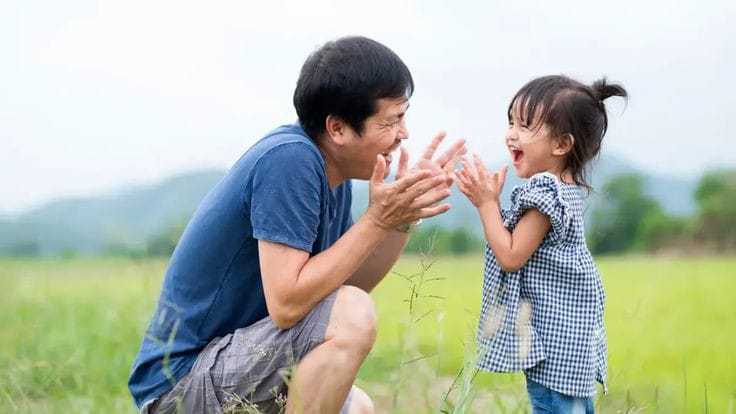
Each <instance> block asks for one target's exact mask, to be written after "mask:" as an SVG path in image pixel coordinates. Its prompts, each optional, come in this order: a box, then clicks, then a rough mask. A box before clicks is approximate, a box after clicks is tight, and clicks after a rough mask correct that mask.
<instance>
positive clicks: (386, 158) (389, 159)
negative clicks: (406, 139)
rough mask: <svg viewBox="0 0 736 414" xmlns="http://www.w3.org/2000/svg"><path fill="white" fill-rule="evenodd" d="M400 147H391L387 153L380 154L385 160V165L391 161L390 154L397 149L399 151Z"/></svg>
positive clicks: (398, 145) (397, 145)
mask: <svg viewBox="0 0 736 414" xmlns="http://www.w3.org/2000/svg"><path fill="white" fill-rule="evenodd" d="M400 146H401V143H399V144H396V145H394V146H393V147H391V148H390V149H389V150H388V151H386V152H382V153H381V155H382V156H383V158H384V159H385V160H386V164H387V165H388V164H390V163H391V160H393V156H392V155H391V153H393V152H395V151H396V150H397V149H399V147H400Z"/></svg>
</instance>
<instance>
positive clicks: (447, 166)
mask: <svg viewBox="0 0 736 414" xmlns="http://www.w3.org/2000/svg"><path fill="white" fill-rule="evenodd" d="M462 156H463V154H460V153H456V154H455V156H454V157H452V159H451V160H450V162H448V163H446V164H445V165H444V166H443V167H442V169H443V170H445V172H447V173H448V174H450V173H452V171H453V170H454V169H455V166H456V165H457V163H458V162H460V158H461V157H462Z"/></svg>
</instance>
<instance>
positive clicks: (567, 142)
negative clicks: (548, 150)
mask: <svg viewBox="0 0 736 414" xmlns="http://www.w3.org/2000/svg"><path fill="white" fill-rule="evenodd" d="M574 145H575V137H574V136H573V135H572V134H564V135H562V136H561V137H559V138H557V140H556V142H555V146H554V148H553V149H552V154H553V155H557V156H560V157H561V156H564V155H567V153H569V152H570V151H572V147H573V146H574Z"/></svg>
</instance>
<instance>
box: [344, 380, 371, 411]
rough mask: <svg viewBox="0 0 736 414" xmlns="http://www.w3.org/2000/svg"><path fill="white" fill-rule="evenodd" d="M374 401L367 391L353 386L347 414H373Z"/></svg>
mask: <svg viewBox="0 0 736 414" xmlns="http://www.w3.org/2000/svg"><path fill="white" fill-rule="evenodd" d="M374 412H375V409H374V408H373V401H371V397H369V396H368V394H366V393H365V391H363V390H361V389H360V388H358V387H356V386H355V385H353V388H352V389H351V391H350V405H349V406H348V408H347V414H373V413H374Z"/></svg>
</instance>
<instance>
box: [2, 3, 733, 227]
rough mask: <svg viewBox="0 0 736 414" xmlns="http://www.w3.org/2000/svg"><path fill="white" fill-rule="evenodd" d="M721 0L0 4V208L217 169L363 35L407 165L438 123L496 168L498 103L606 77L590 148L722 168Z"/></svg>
mask: <svg viewBox="0 0 736 414" xmlns="http://www.w3.org/2000/svg"><path fill="white" fill-rule="evenodd" d="M735 4H736V2H733V1H723V2H705V1H689V2H673V1H618V2H592V1H589V0H587V1H578V2H569V1H565V2H560V1H545V2H541V1H538V2H523V1H521V2H520V1H501V2H498V1H496V2H488V1H482V2H477V3H475V2H474V3H462V2H449V1H447V2H427V1H421V2H420V1H413V2H402V1H385V2H383V1H361V2H354V3H351V2H347V1H334V2H327V1H314V0H311V1H295V2H278V1H259V2H246V1H206V2H205V1H199V2H191V3H190V2H186V1H181V0H177V1H160V2H159V1H151V0H146V1H137V0H135V1H131V0H126V1H85V0H65V1H63V2H58V1H51V0H49V1H35V0H10V1H8V0H4V1H2V2H0V213H12V212H18V211H21V210H23V209H27V208H29V207H33V206H36V205H39V204H41V203H43V202H45V201H48V200H51V199H54V198H58V197H66V196H84V195H93V194H96V193H99V192H104V191H107V190H110V189H115V188H119V187H121V186H125V185H126V184H132V183H151V182H155V181H158V180H160V179H162V178H164V177H166V176H169V175H172V174H175V173H177V172H182V171H187V170H191V169H195V168H205V167H218V168H227V167H229V166H230V165H231V164H232V163H233V162H234V161H235V160H237V159H238V158H239V157H240V155H241V154H242V153H243V152H244V151H245V150H246V149H247V148H248V146H249V145H251V144H252V143H253V142H254V141H255V140H257V139H258V138H260V136H262V135H263V134H264V133H265V132H267V131H269V130H270V129H272V128H274V127H275V126H278V125H281V124H284V123H288V122H291V121H293V120H295V118H296V114H295V111H294V109H293V106H292V103H291V96H292V93H293V88H294V85H295V83H296V78H297V75H298V72H299V69H300V67H301V64H302V62H303V61H304V59H305V58H306V56H307V55H308V54H309V53H310V52H311V51H313V50H314V49H315V48H316V47H317V46H318V45H320V44H321V43H323V42H325V41H327V40H330V39H333V38H336V37H340V36H343V35H348V34H362V35H365V36H368V37H372V38H374V39H376V40H378V41H380V42H382V43H384V44H386V45H387V46H389V47H390V48H392V49H393V50H394V51H395V52H397V53H398V54H399V56H401V57H402V59H403V60H404V61H405V62H406V63H407V65H408V66H409V68H410V69H411V71H412V74H413V76H414V79H415V82H416V92H415V95H414V97H413V98H412V105H411V110H410V111H409V114H408V119H407V120H408V125H409V130H410V133H411V139H410V140H409V142H408V143H407V145H408V147H409V149H410V150H411V153H412V154H413V155H414V156H416V155H417V154H418V153H419V151H420V149H421V148H423V146H424V145H425V144H426V143H427V141H428V140H429V138H431V136H432V135H433V134H434V133H435V132H436V131H437V130H439V129H446V130H447V131H448V133H449V136H450V137H464V138H467V139H468V141H469V145H470V147H471V149H472V150H474V151H477V152H480V153H481V154H482V156H483V157H484V158H485V159H487V160H489V161H490V162H491V163H495V164H498V163H500V162H502V161H504V160H505V159H506V157H507V153H506V151H505V149H504V146H503V134H504V131H505V126H506V119H505V116H506V115H505V108H506V106H507V105H508V101H509V100H510V98H511V97H512V96H513V94H514V92H515V91H516V90H517V89H518V88H519V87H521V86H522V85H523V84H524V83H525V82H527V81H528V80H530V79H532V78H534V77H536V76H540V75H546V74H559V73H564V74H568V75H570V76H573V77H576V78H578V79H580V80H582V81H585V82H592V81H593V80H595V79H597V78H598V77H600V76H602V75H607V76H608V77H609V79H611V80H615V81H620V82H622V83H623V84H624V85H625V86H626V87H627V88H628V90H629V92H630V94H631V100H630V102H629V105H628V107H626V109H625V110H624V106H623V105H622V104H620V103H618V102H612V101H611V102H610V104H609V108H610V112H611V125H610V132H609V134H608V135H607V136H606V139H605V142H604V153H608V154H613V155H617V156H620V157H623V158H625V159H627V160H629V161H630V162H631V163H632V164H634V165H635V166H637V167H639V168H642V169H644V170H646V171H651V172H658V173H663V174H671V175H679V176H687V175H693V176H697V175H698V174H700V173H702V172H703V171H705V170H707V169H709V168H713V167H716V166H735V165H736V144H735V142H736V137H734V136H733V134H732V132H731V131H732V129H733V128H732V127H731V121H733V120H734V119H736V117H735V115H736V110H735V109H734V108H735V107H736V105H735V104H736V98H735V96H736V87H735V86H734V79H733V78H734V76H735V75H736V28H735V27H734V25H735V23H734V20H735V18H736V6H735Z"/></svg>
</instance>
